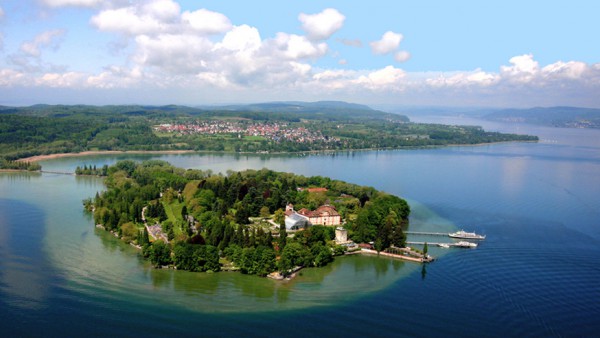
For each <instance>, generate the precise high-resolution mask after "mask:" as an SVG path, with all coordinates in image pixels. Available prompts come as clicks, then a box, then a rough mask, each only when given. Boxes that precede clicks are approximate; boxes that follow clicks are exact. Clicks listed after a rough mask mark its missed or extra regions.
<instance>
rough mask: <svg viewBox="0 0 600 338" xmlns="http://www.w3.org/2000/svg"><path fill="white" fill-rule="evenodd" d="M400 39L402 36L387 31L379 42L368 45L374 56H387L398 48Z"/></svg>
mask: <svg viewBox="0 0 600 338" xmlns="http://www.w3.org/2000/svg"><path fill="white" fill-rule="evenodd" d="M402 39H403V36H402V34H399V33H394V32H392V31H387V32H385V33H384V34H383V36H382V37H381V39H380V40H378V41H373V42H371V43H370V45H371V50H372V51H373V53H374V54H389V53H391V52H393V51H395V50H397V49H398V47H400V42H401V41H402Z"/></svg>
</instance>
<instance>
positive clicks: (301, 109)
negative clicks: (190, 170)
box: [0, 101, 409, 122]
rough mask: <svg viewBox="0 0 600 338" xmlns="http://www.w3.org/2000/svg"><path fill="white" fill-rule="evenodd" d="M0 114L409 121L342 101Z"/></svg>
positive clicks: (37, 108) (59, 108)
mask: <svg viewBox="0 0 600 338" xmlns="http://www.w3.org/2000/svg"><path fill="white" fill-rule="evenodd" d="M0 114H20V115H30V116H52V117H65V116H71V115H74V114H87V115H90V114H91V115H107V114H121V115H126V116H147V117H150V116H153V117H155V116H194V117H199V118H215V117H240V118H248V119H252V120H286V121H300V120H301V119H307V120H323V121H346V122H347V121H350V120H356V121H366V120H390V121H397V122H409V119H408V117H406V116H404V115H399V114H392V113H387V112H383V111H380V110H375V109H373V108H371V107H369V106H365V105H361V104H355V103H348V102H342V101H318V102H300V101H289V102H267V103H254V104H240V105H225V106H197V107H188V106H178V105H166V106H145V105H107V106H90V105H47V104H37V105H33V106H28V107H6V106H0Z"/></svg>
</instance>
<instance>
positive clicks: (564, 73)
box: [542, 61, 588, 79]
mask: <svg viewBox="0 0 600 338" xmlns="http://www.w3.org/2000/svg"><path fill="white" fill-rule="evenodd" d="M586 71H588V66H587V65H586V64H585V63H583V62H577V61H569V62H562V61H558V62H556V63H553V64H550V65H547V66H546V67H544V68H542V74H543V76H544V77H545V78H565V79H578V78H581V77H582V76H583V75H584V73H585V72H586Z"/></svg>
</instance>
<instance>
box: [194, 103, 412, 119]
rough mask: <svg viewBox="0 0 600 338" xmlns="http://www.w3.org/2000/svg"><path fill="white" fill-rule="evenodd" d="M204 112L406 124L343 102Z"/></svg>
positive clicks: (244, 106)
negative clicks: (379, 120) (378, 120)
mask: <svg viewBox="0 0 600 338" xmlns="http://www.w3.org/2000/svg"><path fill="white" fill-rule="evenodd" d="M199 108H200V109H203V110H204V111H232V112H256V113H274V114H276V115H289V114H291V115H292V116H297V117H298V118H306V119H326V120H344V119H348V118H350V119H391V120H396V121H404V122H408V121H409V119H408V117H406V116H404V115H399V114H392V113H387V112H383V111H381V110H376V109H373V108H371V107H369V106H366V105H362V104H356V103H348V102H343V101H317V102H302V101H280V102H265V103H253V104H240V105H225V106H200V107H199Z"/></svg>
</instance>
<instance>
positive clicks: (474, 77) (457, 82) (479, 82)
mask: <svg viewBox="0 0 600 338" xmlns="http://www.w3.org/2000/svg"><path fill="white" fill-rule="evenodd" d="M498 81H500V76H499V75H498V74H493V73H486V72H484V71H482V70H480V69H476V70H475V71H472V72H454V73H452V74H450V75H445V74H440V75H439V76H437V77H429V78H427V79H425V83H426V84H428V85H430V86H432V87H436V88H440V87H456V88H458V87H466V86H480V87H487V86H490V85H493V84H495V83H497V82H498Z"/></svg>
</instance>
